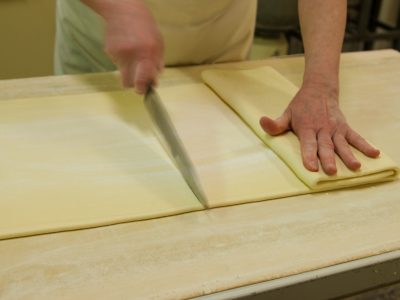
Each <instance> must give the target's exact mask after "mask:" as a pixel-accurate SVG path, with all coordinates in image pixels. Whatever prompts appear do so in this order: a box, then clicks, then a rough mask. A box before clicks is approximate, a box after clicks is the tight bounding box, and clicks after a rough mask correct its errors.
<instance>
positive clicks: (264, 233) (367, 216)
mask: <svg viewBox="0 0 400 300" xmlns="http://www.w3.org/2000/svg"><path fill="white" fill-rule="evenodd" d="M258 65H270V66H272V67H274V68H276V69H277V70H278V71H279V72H281V73H282V74H283V75H285V76H286V77H287V78H289V79H290V80H291V81H292V82H294V83H295V84H297V85H298V84H299V83H300V82H301V76H302V70H303V60H302V58H301V57H289V58H282V59H270V60H266V61H262V62H247V63H240V64H237V65H235V66H237V67H243V66H258ZM213 67H217V68H218V67H222V68H224V66H213ZM225 67H226V66H225ZM205 68H210V66H206V67H197V68H186V69H174V70H167V71H166V72H165V74H164V78H163V80H162V84H163V85H173V84H181V83H183V82H196V81H198V80H199V72H200V71H201V70H203V69H205ZM341 78H342V81H341V90H342V92H341V96H342V97H348V98H351V99H354V101H346V105H345V106H344V107H343V110H344V111H345V114H346V116H347V117H348V119H349V120H350V123H351V124H352V125H353V127H354V128H355V129H357V130H359V131H360V133H362V134H363V135H364V136H365V137H366V138H368V139H369V140H371V141H372V142H373V143H374V144H376V145H381V146H382V147H383V148H384V149H385V152H386V153H387V154H388V155H389V156H391V157H392V158H394V159H395V160H396V161H397V162H398V163H399V160H400V156H399V154H400V143H399V142H398V139H397V138H396V136H395V134H396V133H397V132H399V130H400V114H399V112H400V106H399V104H400V102H399V101H398V97H399V96H398V95H399V92H400V55H399V54H398V53H397V52H394V51H378V52H368V53H352V54H345V55H343V63H342V75H341ZM118 88H119V84H118V81H117V79H116V78H115V76H114V75H112V74H99V75H86V76H63V77H52V78H37V79H28V80H12V81H4V82H0V91H1V96H0V97H1V98H2V99H10V98H20V97H24V96H26V97H27V96H29V97H31V96H34V95H37V96H42V95H49V94H53V95H54V94H60V93H61V94H73V93H84V92H90V91H94V90H110V89H118ZM398 232H400V183H399V181H396V182H392V183H388V184H382V185H376V186H370V187H363V188H357V189H347V190H341V191H336V192H329V193H320V194H314V195H304V196H298V197H292V198H285V199H280V200H274V201H268V202H260V203H253V204H246V205H240V206H232V207H226V208H219V209H213V210H209V211H205V212H195V213H189V214H185V215H180V216H175V217H168V218H162V219H155V220H149V221H143V222H135V223H127V224H121V225H115V226H109V227H103V228H97V229H89V230H81V231H74V232H66V233H58V234H50V235H42V236H36V237H29V238H20V239H11V240H4V241H0V298H2V299H3V298H4V299H21V298H29V299H54V298H57V299H71V298H73V299H80V298H81V299H88V298H97V299H102V298H103V299H109V298H144V297H146V298H161V299H164V298H165V299H176V298H183V297H193V296H198V295H202V294H208V293H212V292H216V291H220V290H225V289H229V288H234V287H238V286H243V285H248V284H251V283H256V282H262V281H266V280H270V279H273V278H279V277H285V276H289V275H293V274H298V273H302V272H305V271H308V270H315V269H318V268H323V267H327V266H331V265H334V264H338V263H343V262H347V261H351V260H355V259H360V258H363V257H369V256H372V255H376V254H381V253H388V252H390V251H395V250H398V249H400V236H399V234H398Z"/></svg>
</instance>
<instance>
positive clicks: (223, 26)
mask: <svg viewBox="0 0 400 300" xmlns="http://www.w3.org/2000/svg"><path fill="white" fill-rule="evenodd" d="M145 2H146V4H147V5H148V7H149V9H150V10H151V11H152V13H153V15H154V17H155V19H156V21H157V23H158V25H159V28H160V31H161V33H162V35H163V38H164V42H165V64H166V65H167V66H171V65H189V64H202V63H214V62H224V61H237V60H243V59H245V58H246V57H247V55H248V52H249V49H250V47H251V42H252V38H253V31H254V25H255V17H256V9H257V0H245V1H244V0H218V1H216V0H145ZM57 13H58V24H57V26H58V28H57V35H58V37H57V43H58V45H57V47H58V48H60V49H59V50H58V52H59V53H58V55H62V54H63V52H65V53H64V54H69V55H83V56H87V57H86V58H85V60H86V61H89V62H91V63H93V65H94V66H96V67H94V70H93V71H102V70H103V69H110V68H112V67H113V65H112V63H111V61H110V60H109V59H108V58H107V56H106V55H105V53H104V52H103V35H104V24H103V21H102V20H101V18H100V17H99V16H98V15H97V14H96V13H94V12H93V11H92V10H91V9H89V8H88V7H86V6H85V5H84V4H82V3H81V2H80V1H79V0H68V1H65V0H59V1H58V7H57ZM62 47H75V48H80V49H76V50H77V51H73V49H69V51H63V49H62ZM64 50H67V49H64ZM76 59H78V60H79V58H76ZM82 63H83V62H82Z"/></svg>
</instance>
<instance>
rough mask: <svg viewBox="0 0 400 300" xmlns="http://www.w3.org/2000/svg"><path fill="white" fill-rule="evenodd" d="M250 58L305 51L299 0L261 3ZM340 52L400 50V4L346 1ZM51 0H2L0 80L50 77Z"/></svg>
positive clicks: (263, 0)
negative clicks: (344, 33) (344, 24)
mask: <svg viewBox="0 0 400 300" xmlns="http://www.w3.org/2000/svg"><path fill="white" fill-rule="evenodd" d="M258 6H259V10H258V16H257V26H256V32H255V39H254V46H253V50H252V52H251V59H262V58H266V57H270V56H277V55H287V54H297V53H302V52H303V47H302V43H301V37H300V31H299V24H298V15H297V0H279V1H277V0H259V3H258ZM348 7H349V9H348V21H347V29H346V37H345V43H344V47H343V50H344V51H364V50H371V49H384V48H394V49H397V50H400V17H399V16H400V1H398V0H348ZM54 34H55V0H0V37H1V39H0V41H1V42H0V79H11V78H22V77H33V76H46V75H52V74H53V46H54Z"/></svg>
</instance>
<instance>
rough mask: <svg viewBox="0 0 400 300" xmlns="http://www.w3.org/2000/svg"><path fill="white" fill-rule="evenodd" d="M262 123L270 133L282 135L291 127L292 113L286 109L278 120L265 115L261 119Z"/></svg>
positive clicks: (263, 127)
mask: <svg viewBox="0 0 400 300" xmlns="http://www.w3.org/2000/svg"><path fill="white" fill-rule="evenodd" d="M260 125H261V127H262V129H264V131H265V132H266V133H268V134H269V135H280V134H282V133H284V132H286V131H288V130H289V129H290V113H289V112H288V111H285V112H284V113H283V115H281V116H280V117H279V118H277V119H276V120H272V119H271V118H269V117H266V116H264V117H262V118H261V119H260Z"/></svg>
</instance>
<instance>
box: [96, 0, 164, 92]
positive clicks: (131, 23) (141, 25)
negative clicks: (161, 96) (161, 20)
mask: <svg viewBox="0 0 400 300" xmlns="http://www.w3.org/2000/svg"><path fill="white" fill-rule="evenodd" d="M103 16H104V19H105V23H106V34H105V49H104V50H105V52H106V53H107V54H108V55H109V56H110V58H111V59H112V61H113V62H114V63H115V64H116V65H117V66H118V69H119V70H120V73H121V79H122V83H123V85H124V86H125V87H134V88H135V90H136V92H138V93H139V94H143V93H145V92H146V91H147V89H148V87H149V86H150V85H153V84H154V85H156V84H157V77H158V75H159V73H160V72H161V71H162V69H163V64H164V62H163V41H162V37H161V34H160V32H159V30H158V28H157V25H156V23H155V21H154V19H153V17H152V16H151V13H150V12H149V10H148V9H147V8H146V6H145V5H144V3H142V1H141V0H130V1H115V2H114V3H113V6H112V9H110V10H109V11H108V12H107V13H105V14H103Z"/></svg>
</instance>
